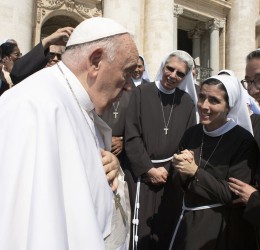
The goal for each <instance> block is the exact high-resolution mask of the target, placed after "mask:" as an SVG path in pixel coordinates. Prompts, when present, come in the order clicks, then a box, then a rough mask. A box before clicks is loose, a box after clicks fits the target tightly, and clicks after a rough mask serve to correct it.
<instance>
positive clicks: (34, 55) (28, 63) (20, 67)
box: [10, 27, 73, 84]
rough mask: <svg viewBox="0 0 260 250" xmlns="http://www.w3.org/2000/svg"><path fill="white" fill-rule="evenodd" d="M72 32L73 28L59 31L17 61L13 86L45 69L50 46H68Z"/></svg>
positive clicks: (13, 75) (11, 75)
mask: <svg viewBox="0 0 260 250" xmlns="http://www.w3.org/2000/svg"><path fill="white" fill-rule="evenodd" d="M72 31H73V28H71V27H65V28H61V29H58V30H57V31H55V32H54V33H52V34H51V35H50V36H48V37H46V38H44V39H43V40H42V41H41V42H40V43H39V44H37V45H36V46H35V47H34V48H32V50H30V51H29V52H28V53H27V54H25V55H24V56H22V57H21V58H19V59H18V60H16V61H15V62H14V66H13V68H12V70H11V72H10V77H11V79H12V82H13V84H17V83H19V82H21V81H22V80H24V79H25V78H26V77H28V76H30V75H32V74H33V73H35V72H37V71H39V70H41V69H42V68H44V67H45V66H46V64H47V63H48V61H49V46H50V45H66V42H65V41H66V39H67V38H68V37H69V36H70V35H71V33H72ZM64 38H66V39H64Z"/></svg>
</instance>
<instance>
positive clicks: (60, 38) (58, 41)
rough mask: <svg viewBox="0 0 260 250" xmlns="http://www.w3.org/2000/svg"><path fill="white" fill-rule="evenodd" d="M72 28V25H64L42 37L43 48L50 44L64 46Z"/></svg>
mask: <svg viewBox="0 0 260 250" xmlns="http://www.w3.org/2000/svg"><path fill="white" fill-rule="evenodd" d="M73 30H74V28H72V27H64V28H60V29H58V30H56V31H55V32H54V33H52V34H51V35H49V36H47V37H45V38H43V39H42V46H43V48H44V49H47V48H49V46H50V45H63V46H65V45H66V43H67V41H68V39H69V37H70V35H71V33H72V31H73Z"/></svg>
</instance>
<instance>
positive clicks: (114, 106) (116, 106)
mask: <svg viewBox="0 0 260 250" xmlns="http://www.w3.org/2000/svg"><path fill="white" fill-rule="evenodd" d="M118 107H119V101H118V102H117V104H116V105H115V103H114V102H113V108H114V112H113V115H114V116H115V119H116V118H117V115H118V114H119V113H118V112H117V110H118Z"/></svg>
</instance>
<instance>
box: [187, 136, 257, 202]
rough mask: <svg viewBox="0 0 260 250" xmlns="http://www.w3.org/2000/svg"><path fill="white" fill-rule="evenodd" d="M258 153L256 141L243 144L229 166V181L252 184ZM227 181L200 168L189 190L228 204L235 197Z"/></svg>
mask: <svg viewBox="0 0 260 250" xmlns="http://www.w3.org/2000/svg"><path fill="white" fill-rule="evenodd" d="M257 153H258V148H257V145H256V142H255V140H247V141H244V142H243V143H241V146H240V147H239V150H238V152H236V154H234V156H235V158H234V159H233V160H232V162H231V164H230V166H229V171H228V176H227V179H228V178H229V177H234V178H237V179H239V180H241V181H243V182H246V183H251V181H252V176H253V175H254V172H255V171H254V168H255V167H256V166H257V164H258V158H257V157H256V156H257ZM215 167H216V168H217V167H218V166H215ZM227 179H225V180H220V179H217V178H215V177H214V176H213V175H212V174H210V173H209V172H207V171H206V170H205V169H202V168H200V169H199V171H197V173H196V178H193V179H192V180H191V182H190V184H189V186H188V189H189V191H191V192H194V193H196V194H198V195H199V196H201V197H203V198H205V199H208V200H211V201H213V202H216V203H223V204H228V203H230V202H231V201H232V199H234V198H235V197H234V195H233V194H232V193H231V191H230V189H229V187H228V183H227Z"/></svg>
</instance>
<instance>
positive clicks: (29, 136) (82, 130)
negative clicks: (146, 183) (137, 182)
mask: <svg viewBox="0 0 260 250" xmlns="http://www.w3.org/2000/svg"><path fill="white" fill-rule="evenodd" d="M60 66H61V68H62V70H63V71H64V72H65V74H66V76H67V78H68V80H69V82H70V84H71V86H72V88H73V90H74V92H75V94H76V96H77V98H78V100H79V103H80V106H81V107H82V108H83V109H84V111H83V112H84V115H85V117H84V116H83V113H82V112H81V111H80V108H79V106H78V104H77V102H76V101H75V98H74V97H73V95H72V93H71V90H70V89H69V87H68V85H67V83H66V80H65V78H64V76H63V75H62V73H61V72H60V71H59V69H58V67H57V66H53V67H51V68H46V69H43V70H41V71H40V72H38V73H36V74H34V75H32V76H31V77H29V78H27V79H26V80H25V81H23V82H21V83H20V84H18V85H16V86H15V87H14V88H12V89H11V90H8V91H7V92H6V93H5V94H4V95H2V96H1V98H0V124H1V130H0V249H2V250H67V249H70V250H86V249H91V250H92V249H93V250H96V249H97V250H99V249H105V245H104V240H103V239H104V238H105V237H107V236H108V235H109V234H110V231H111V217H112V206H113V196H112V195H113V194H112V191H111V188H110V187H109V185H108V183H107V179H106V175H105V172H104V168H103V166H102V162H101V155H100V151H99V145H98V142H97V138H96V136H94V135H95V134H96V133H95V127H94V122H93V121H92V119H91V116H92V112H93V108H94V107H93V104H92V102H91V101H90V99H89V96H88V95H87V93H86V91H85V90H84V89H83V87H82V85H81V84H80V82H79V81H78V80H77V78H76V77H75V75H73V74H72V72H71V71H70V70H69V69H68V68H67V67H66V66H65V65H64V64H63V63H60ZM94 119H99V118H98V117H97V116H95V114H94ZM95 126H96V127H98V128H99V130H100V131H101V133H100V134H101V137H103V138H102V139H103V140H104V144H105V145H108V144H109V143H110V142H111V134H110V133H111V131H110V130H109V128H108V127H107V126H106V124H104V123H102V121H101V120H99V121H98V122H97V123H96V122H95Z"/></svg>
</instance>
